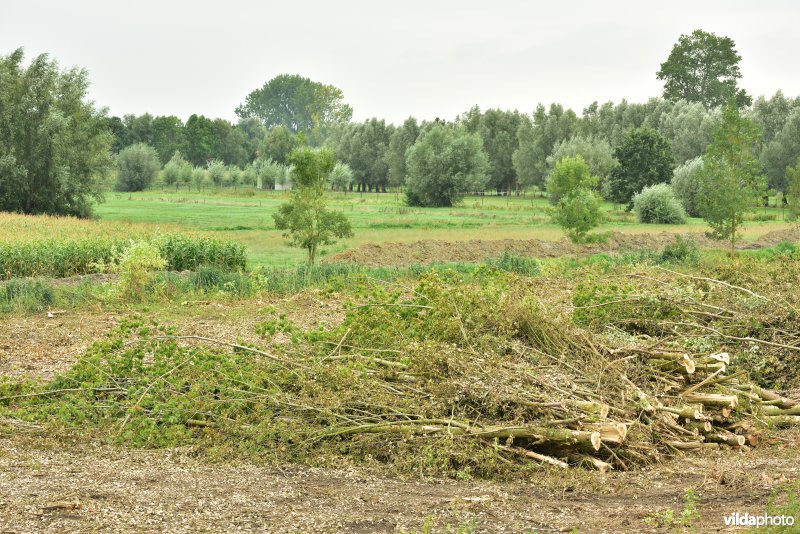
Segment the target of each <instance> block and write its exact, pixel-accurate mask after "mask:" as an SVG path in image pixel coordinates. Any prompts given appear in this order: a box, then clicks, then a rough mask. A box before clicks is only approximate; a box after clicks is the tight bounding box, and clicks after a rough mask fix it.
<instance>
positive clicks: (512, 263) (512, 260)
mask: <svg viewBox="0 0 800 534" xmlns="http://www.w3.org/2000/svg"><path fill="white" fill-rule="evenodd" d="M492 265H493V266H494V267H497V268H498V269H500V270H503V271H507V272H510V273H516V274H521V275H525V276H534V275H537V274H539V272H540V271H541V269H542V264H541V262H540V261H539V260H537V259H536V258H529V257H527V256H520V255H519V254H516V253H514V252H511V251H510V250H504V251H503V254H502V255H501V256H500V257H499V258H497V259H496V260H495V261H493V262H492Z"/></svg>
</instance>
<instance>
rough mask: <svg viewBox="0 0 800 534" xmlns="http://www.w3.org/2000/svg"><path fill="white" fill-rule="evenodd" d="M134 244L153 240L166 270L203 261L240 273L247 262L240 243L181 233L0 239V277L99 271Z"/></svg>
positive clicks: (188, 267)
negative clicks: (147, 236)
mask: <svg viewBox="0 0 800 534" xmlns="http://www.w3.org/2000/svg"><path fill="white" fill-rule="evenodd" d="M139 242H152V243H153V245H154V246H155V247H157V248H158V251H159V254H160V255H161V256H162V257H163V258H164V260H165V262H166V264H165V267H164V268H165V269H168V270H171V271H186V270H191V271H194V270H197V269H198V268H199V267H201V266H204V265H213V266H216V267H219V268H222V269H226V270H231V271H239V270H244V269H245V267H246V265H247V256H246V253H245V248H244V246H243V245H240V244H239V243H233V242H230V241H222V240H220V239H215V238H211V237H195V236H186V235H181V234H164V235H157V236H155V237H154V238H151V239H140V240H136V241H132V240H124V239H96V238H87V239H72V240H37V241H28V242H24V241H12V242H5V243H0V279H2V280H8V279H11V278H23V277H41V276H44V277H51V278H66V277H69V276H79V275H85V274H93V273H97V272H101V271H102V270H103V269H102V266H103V265H108V264H110V263H111V262H113V261H114V258H115V257H117V256H119V255H120V254H121V253H124V251H125V250H126V249H127V248H129V247H131V246H134V245H135V244H136V243H139Z"/></svg>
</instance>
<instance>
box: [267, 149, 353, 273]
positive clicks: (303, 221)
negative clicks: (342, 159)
mask: <svg viewBox="0 0 800 534" xmlns="http://www.w3.org/2000/svg"><path fill="white" fill-rule="evenodd" d="M289 159H290V162H291V164H292V176H293V178H294V182H295V185H296V187H295V189H294V190H293V191H292V193H291V198H290V200H289V202H287V203H285V204H282V205H281V206H280V207H279V208H278V212H277V213H275V214H274V215H273V218H274V219H275V227H276V228H277V229H278V230H283V231H284V234H283V235H284V237H288V238H289V239H290V240H291V241H290V243H291V244H292V245H293V246H296V247H300V248H303V249H305V250H306V252H307V253H308V265H309V266H311V267H313V266H314V260H315V259H316V256H317V251H318V249H319V247H320V246H322V245H330V244H333V243H335V242H336V240H337V239H341V238H344V237H351V236H352V235H353V231H352V229H351V226H350V221H348V219H347V217H346V216H345V215H344V214H343V213H340V212H335V211H330V210H329V209H328V208H327V207H326V199H325V191H324V186H325V184H326V183H327V181H328V177H329V176H330V174H331V171H333V169H334V166H335V164H334V158H333V153H332V152H331V151H330V150H313V149H310V148H303V149H300V150H296V151H295V152H293V153H292V155H291V156H290V158H289Z"/></svg>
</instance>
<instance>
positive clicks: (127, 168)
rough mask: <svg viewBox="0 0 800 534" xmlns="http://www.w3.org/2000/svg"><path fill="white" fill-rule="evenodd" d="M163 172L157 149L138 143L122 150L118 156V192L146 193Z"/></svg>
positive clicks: (116, 187)
mask: <svg viewBox="0 0 800 534" xmlns="http://www.w3.org/2000/svg"><path fill="white" fill-rule="evenodd" d="M159 170H161V162H160V161H159V160H158V154H157V153H156V151H155V149H154V148H153V147H151V146H149V145H145V144H143V143H137V144H135V145H131V146H129V147H126V148H124V149H122V151H121V152H120V153H119V154H118V155H117V183H116V184H115V185H114V188H115V189H116V190H117V191H126V192H129V191H144V190H145V189H147V188H148V187H150V185H151V184H152V183H153V180H154V179H155V177H156V176H157V175H158V171H159Z"/></svg>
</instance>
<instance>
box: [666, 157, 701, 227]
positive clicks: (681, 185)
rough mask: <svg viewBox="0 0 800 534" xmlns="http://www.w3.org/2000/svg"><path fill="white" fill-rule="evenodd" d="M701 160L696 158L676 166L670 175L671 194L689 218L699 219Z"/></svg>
mask: <svg viewBox="0 0 800 534" xmlns="http://www.w3.org/2000/svg"><path fill="white" fill-rule="evenodd" d="M703 176H704V175H703V158H702V157H697V158H695V159H692V160H689V161H687V162H686V163H684V164H683V165H680V166H678V167H677V168H676V169H675V172H674V174H673V175H672V182H671V185H672V192H673V193H675V196H676V197H677V198H678V200H680V201H681V204H683V208H684V209H685V210H686V213H687V214H688V215H689V216H691V217H700V206H699V204H698V197H699V196H700V191H701V190H702V187H703Z"/></svg>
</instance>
